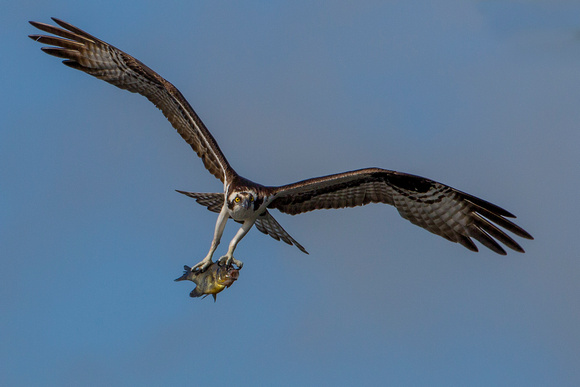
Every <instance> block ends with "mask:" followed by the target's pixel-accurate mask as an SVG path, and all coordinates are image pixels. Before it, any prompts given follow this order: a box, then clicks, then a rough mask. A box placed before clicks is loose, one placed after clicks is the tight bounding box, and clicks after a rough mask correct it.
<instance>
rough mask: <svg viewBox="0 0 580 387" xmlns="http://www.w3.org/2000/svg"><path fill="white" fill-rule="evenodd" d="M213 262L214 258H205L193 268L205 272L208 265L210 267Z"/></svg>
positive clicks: (194, 270) (195, 270)
mask: <svg viewBox="0 0 580 387" xmlns="http://www.w3.org/2000/svg"><path fill="white" fill-rule="evenodd" d="M212 264H213V262H212V260H211V259H210V260H208V261H206V260H203V261H201V262H200V263H198V264H197V265H195V266H194V267H192V268H191V271H192V272H200V273H203V272H204V271H206V270H207V268H208V267H210V266H211V265H212Z"/></svg>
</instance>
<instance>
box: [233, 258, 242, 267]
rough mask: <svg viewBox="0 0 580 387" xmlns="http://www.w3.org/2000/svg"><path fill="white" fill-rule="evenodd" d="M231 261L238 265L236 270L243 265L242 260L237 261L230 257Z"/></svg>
mask: <svg viewBox="0 0 580 387" xmlns="http://www.w3.org/2000/svg"><path fill="white" fill-rule="evenodd" d="M232 261H233V262H234V265H236V266H237V267H238V270H239V269H241V268H242V267H243V266H244V262H242V261H238V260H237V259H235V258H234V257H232Z"/></svg>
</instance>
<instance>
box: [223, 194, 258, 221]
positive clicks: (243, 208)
mask: <svg viewBox="0 0 580 387" xmlns="http://www.w3.org/2000/svg"><path fill="white" fill-rule="evenodd" d="M256 199H257V195H256V193H255V192H253V191H240V192H232V193H231V194H230V195H229V196H228V211H229V213H230V216H231V217H232V218H234V219H235V220H245V219H248V218H251V217H253V216H254V212H255V211H256V210H257V209H258V208H256Z"/></svg>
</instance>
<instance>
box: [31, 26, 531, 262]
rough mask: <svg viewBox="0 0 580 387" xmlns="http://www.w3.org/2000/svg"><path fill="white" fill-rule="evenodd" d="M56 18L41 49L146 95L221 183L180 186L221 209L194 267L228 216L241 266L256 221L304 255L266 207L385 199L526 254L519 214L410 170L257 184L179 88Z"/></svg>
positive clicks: (464, 236)
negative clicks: (204, 188)
mask: <svg viewBox="0 0 580 387" xmlns="http://www.w3.org/2000/svg"><path fill="white" fill-rule="evenodd" d="M53 20H54V21H55V22H56V23H57V24H58V25H59V26H60V27H62V28H59V27H54V26H51V25H48V24H44V23H38V22H30V23H31V24H32V25H33V26H35V27H36V28H38V29H40V30H42V31H45V32H48V33H51V34H54V35H56V36H47V35H31V36H30V37H31V38H32V39H34V40H36V41H38V42H40V43H45V44H49V45H52V46H55V47H43V48H42V49H43V51H44V52H46V53H47V54H50V55H54V56H57V57H60V58H64V59H65V60H64V61H63V63H64V64H65V65H67V66H69V67H72V68H75V69H77V70H81V71H83V72H85V73H87V74H90V75H93V76H95V77H97V78H99V79H102V80H104V81H106V82H109V83H111V84H112V85H115V86H117V87H119V88H121V89H126V90H129V91H131V92H134V93H139V94H141V95H143V96H145V97H147V98H148V99H149V100H150V101H151V102H153V103H154V104H155V106H157V107H158V108H159V109H161V111H162V112H163V114H164V115H165V116H166V117H167V119H168V120H169V122H171V124H172V125H173V127H174V128H175V129H176V130H177V132H178V133H179V134H180V135H181V136H182V137H183V139H184V140H185V141H186V142H187V143H188V144H189V145H191V147H192V148H193V150H194V151H195V152H196V153H197V155H198V156H199V157H200V158H201V159H202V160H203V163H204V165H205V167H206V168H207V169H208V171H209V172H210V173H211V174H213V175H214V176H215V177H217V178H218V179H219V180H221V181H222V182H223V183H224V187H225V190H224V193H195V192H184V191H178V192H180V193H183V194H186V195H188V196H190V197H192V198H195V199H196V200H197V202H198V203H200V204H202V205H204V206H206V207H207V208H208V209H209V210H210V211H214V212H217V213H219V214H220V215H219V216H218V221H217V223H216V228H215V234H214V238H213V241H212V244H211V248H210V251H209V253H208V254H207V256H206V257H205V258H204V259H203V260H202V261H201V262H200V263H199V264H197V265H196V266H194V269H196V268H200V269H201V270H205V269H207V268H208V267H210V266H211V264H212V262H213V261H212V256H213V253H214V251H215V249H216V248H217V246H218V244H219V242H220V238H221V236H222V233H223V230H224V227H225V223H226V221H227V220H228V219H229V218H233V219H235V220H236V221H237V222H240V223H242V227H241V228H240V230H239V231H238V233H237V234H236V236H235V237H234V239H233V240H232V241H231V242H230V245H229V249H228V253H227V254H226V255H225V256H224V257H222V260H224V262H223V263H225V264H227V265H229V264H231V263H232V262H233V263H235V264H236V265H238V266H239V267H240V268H241V265H242V263H241V262H240V261H237V260H234V259H233V252H234V249H235V248H236V246H237V243H238V242H239V241H240V240H241V239H242V238H243V237H244V235H245V234H246V233H247V232H248V231H249V229H250V228H251V227H252V226H253V225H254V224H256V228H257V229H258V230H259V231H261V232H262V233H264V234H267V235H270V236H271V237H273V238H274V239H276V240H282V241H284V242H286V243H288V244H291V245H295V246H297V247H298V248H299V249H300V250H301V251H303V252H305V253H306V250H305V249H304V247H302V246H301V245H300V244H299V243H298V242H296V240H294V239H293V238H292V237H291V236H290V235H289V234H288V233H287V232H286V231H285V230H284V229H283V228H282V227H281V226H280V224H279V223H278V222H277V221H276V220H275V219H274V218H273V217H272V215H271V214H270V212H269V211H268V209H277V210H279V211H281V212H284V213H287V214H291V215H296V214H300V213H304V212H308V211H313V210H318V209H331V208H344V207H355V206H362V205H366V204H369V203H383V204H389V205H392V206H394V207H395V208H396V209H397V210H398V211H399V214H400V215H401V216H402V217H403V218H405V219H407V220H409V221H410V222H411V223H413V224H416V225H418V226H420V227H422V228H424V229H426V230H428V231H430V232H432V233H434V234H437V235H440V236H442V237H444V238H446V239H448V240H450V241H452V242H456V243H460V244H461V245H463V246H465V247H466V248H468V249H469V250H472V251H477V246H476V245H475V243H474V242H473V240H472V239H471V238H474V239H475V240H477V241H479V242H480V243H482V244H483V245H484V246H486V247H488V248H490V249H491V250H493V251H495V252H496V253H498V254H506V252H505V250H504V249H503V248H502V247H501V246H500V243H502V244H504V245H505V246H507V247H509V248H511V249H513V250H515V251H518V252H524V250H523V248H522V247H521V246H520V245H519V244H518V243H517V242H516V241H515V240H514V239H512V238H511V237H510V236H509V235H508V234H507V233H506V232H505V231H504V230H506V231H509V232H512V233H513V234H515V235H517V236H519V237H522V238H526V239H533V238H532V236H531V235H530V234H529V233H527V232H526V231H524V230H523V229H522V228H521V227H519V226H517V225H516V224H514V223H513V222H511V221H510V220H508V219H506V218H515V216H514V215H512V214H511V213H509V212H508V211H506V210H504V209H502V208H500V207H498V206H496V205H494V204H491V203H489V202H487V201H485V200H482V199H479V198H476V197H474V196H472V195H469V194H467V193H465V192H461V191H459V190H456V189H454V188H452V187H450V186H447V185H445V184H442V183H438V182H436V181H433V180H430V179H427V178H424V177H420V176H415V175H410V174H407V173H401V172H395V171H389V170H385V169H380V168H367V169H361V170H356V171H350V172H344V173H339V174H335V175H329V176H323V177H317V178H312V179H308V180H303V181H299V182H297V183H293V184H288V185H284V186H280V187H267V186H263V185H260V184H256V183H253V182H252V181H250V180H248V179H245V178H243V177H241V176H240V175H238V174H237V173H236V172H235V171H234V169H233V168H232V167H231V166H230V164H229V163H228V161H227V160H226V158H225V156H224V155H223V153H222V152H221V150H220V148H219V146H218V145H217V143H216V141H215V139H214V138H213V136H212V135H211V134H210V132H209V131H208V130H207V128H206V127H205V125H204V124H203V122H202V121H201V119H200V118H199V117H198V115H197V114H196V113H195V111H194V110H193V108H192V107H191V106H190V105H189V103H188V102H187V101H186V100H185V98H184V97H183V96H182V94H181V93H180V92H179V91H178V90H177V89H176V88H175V86H173V85H172V84H171V83H169V82H168V81H166V80H165V79H164V78H162V77H161V76H160V75H158V74H157V73H156V72H154V71H153V70H151V69H150V68H149V67H147V66H145V65H144V64H143V63H141V62H140V61H139V60H137V59H135V58H133V57H132V56H130V55H128V54H126V53H125V52H123V51H121V50H119V49H117V48H115V47H113V46H111V45H110V44H108V43H105V42H103V41H102V40H100V39H97V38H96V37H94V36H92V35H90V34H88V33H86V32H84V31H82V30H80V29H78V28H77V27H74V26H72V25H71V24H69V23H66V22H63V21H62V20H58V19H53ZM500 227H501V228H503V229H504V230H501V229H500Z"/></svg>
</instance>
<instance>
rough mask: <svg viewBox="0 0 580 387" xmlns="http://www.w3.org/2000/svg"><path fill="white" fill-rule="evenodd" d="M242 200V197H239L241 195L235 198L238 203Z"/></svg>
mask: <svg viewBox="0 0 580 387" xmlns="http://www.w3.org/2000/svg"><path fill="white" fill-rule="evenodd" d="M241 201H242V199H240V197H239V196H236V198H235V199H234V202H236V203H239V202H241Z"/></svg>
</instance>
